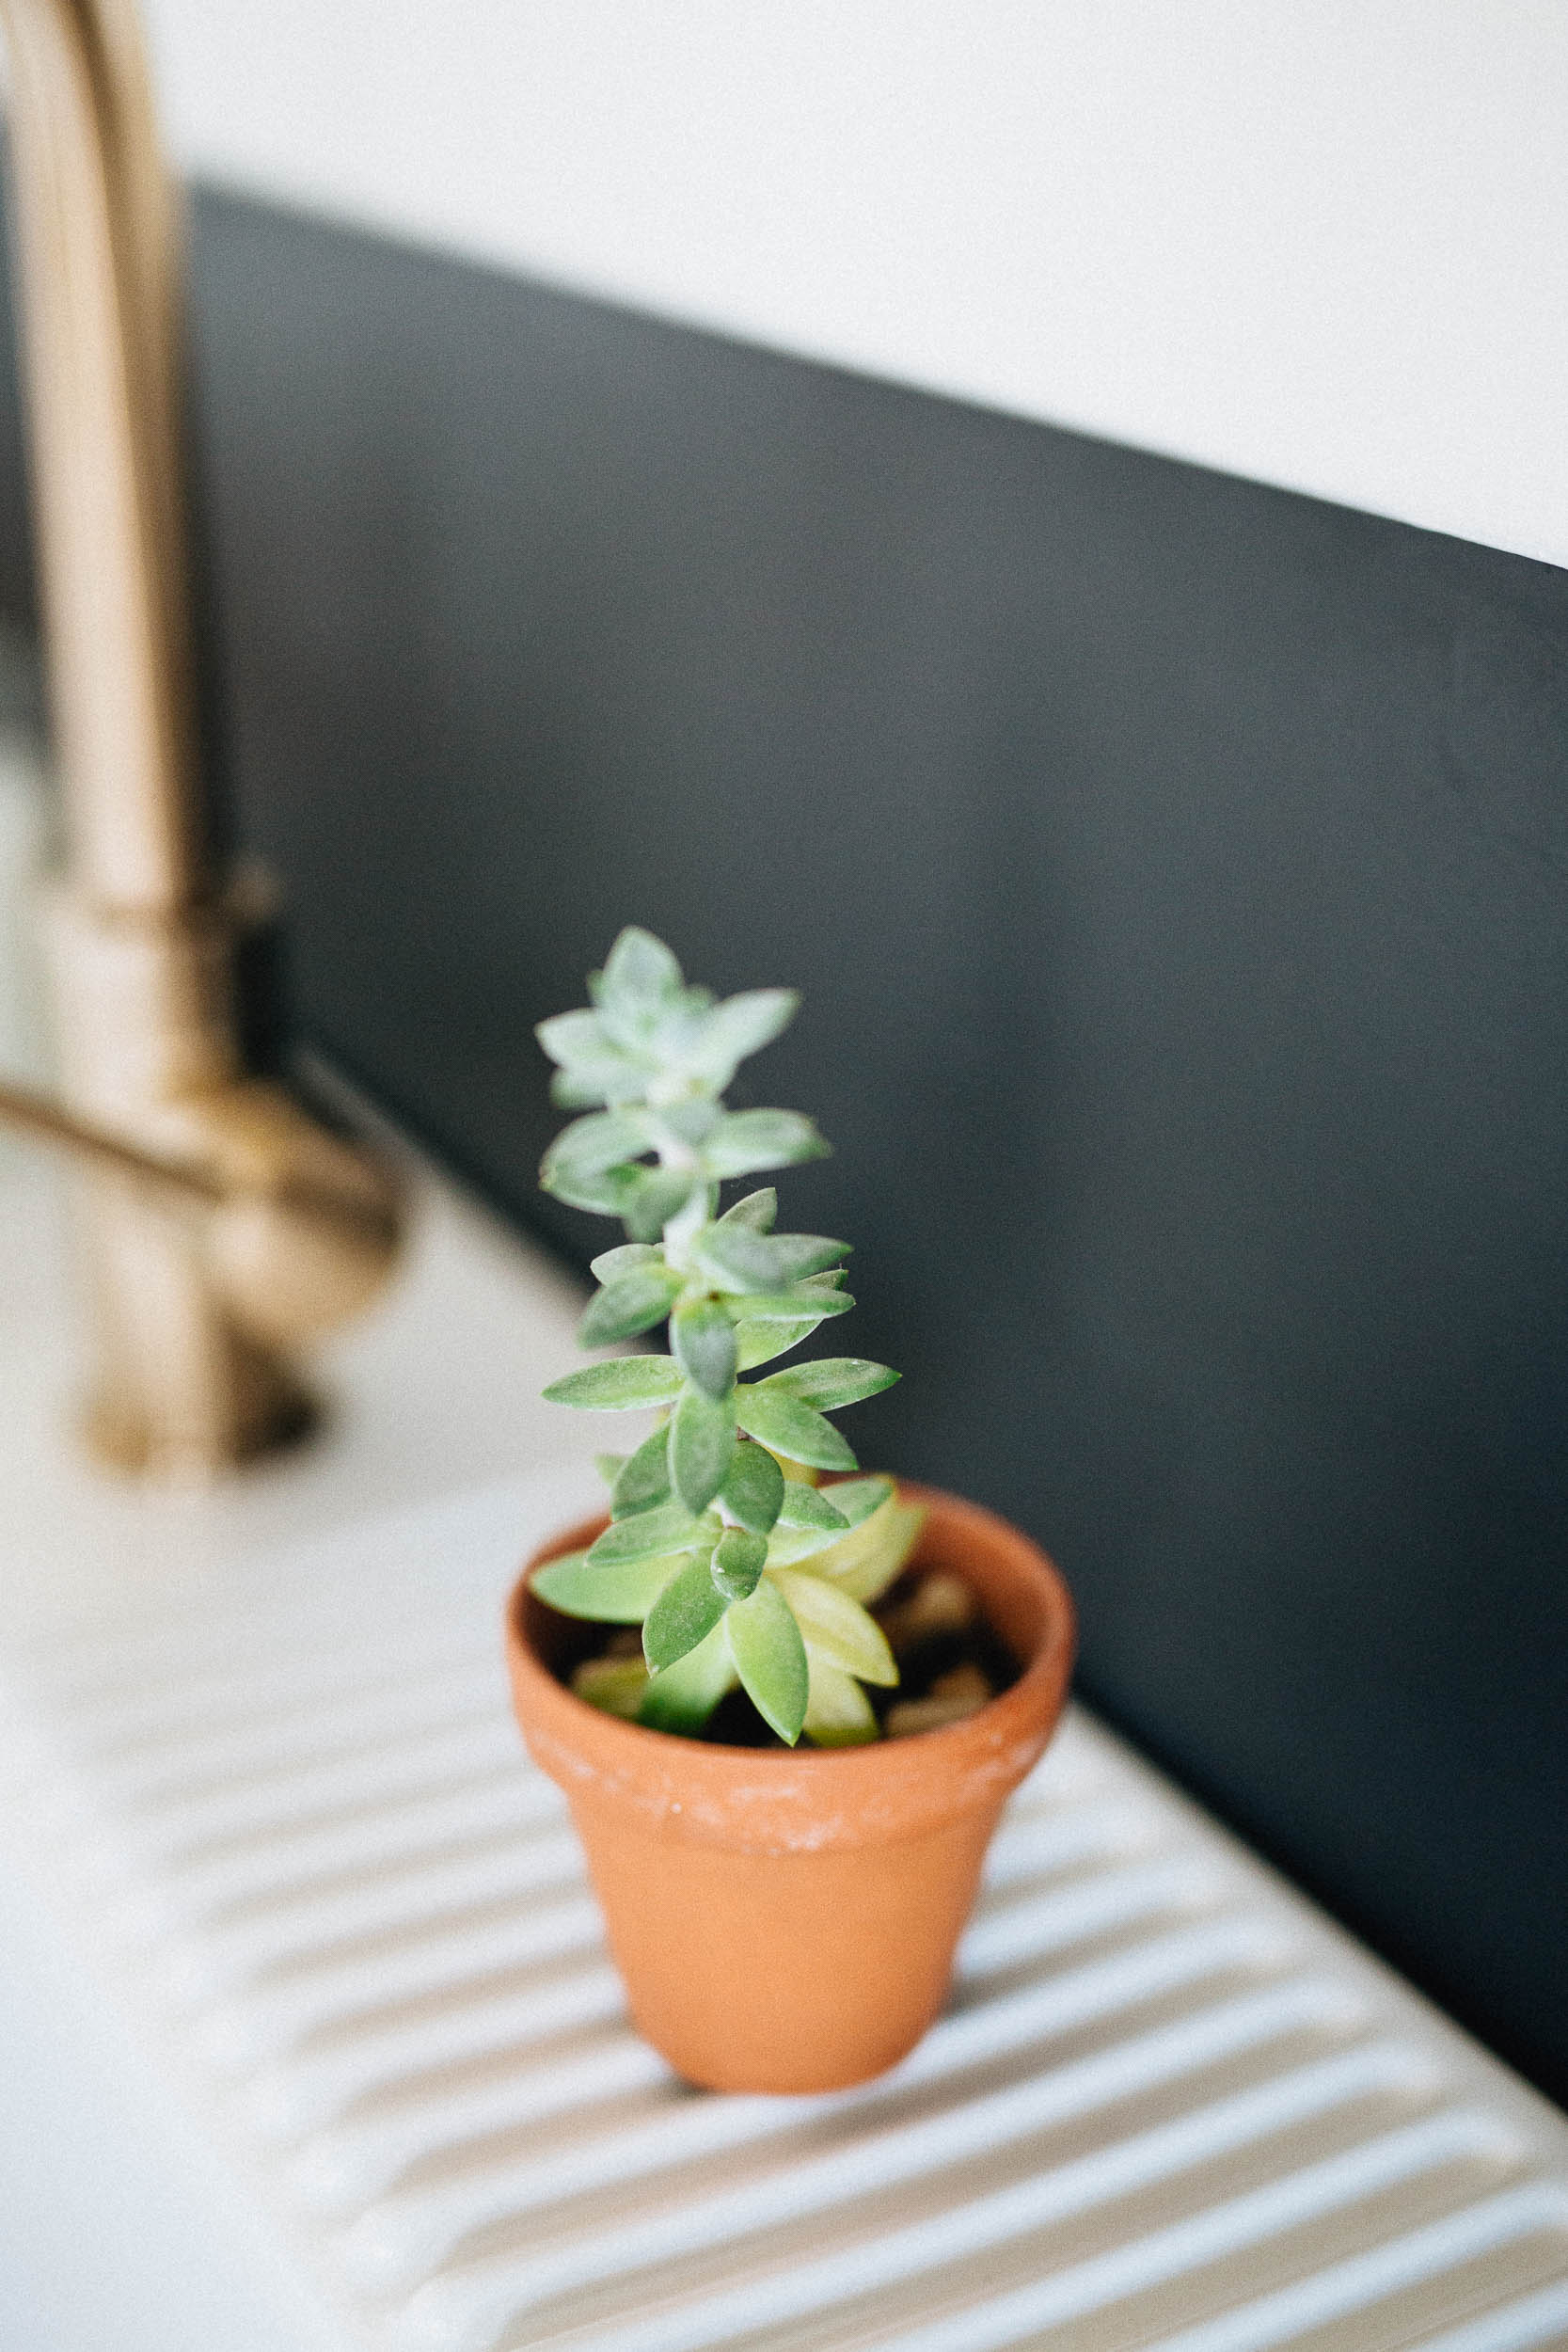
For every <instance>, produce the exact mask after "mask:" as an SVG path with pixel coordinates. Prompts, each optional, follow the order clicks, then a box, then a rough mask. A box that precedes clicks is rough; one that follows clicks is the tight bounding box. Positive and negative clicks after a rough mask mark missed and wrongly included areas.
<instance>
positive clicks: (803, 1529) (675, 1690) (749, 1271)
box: [534, 929, 921, 1746]
mask: <svg viewBox="0 0 1568 2352" xmlns="http://www.w3.org/2000/svg"><path fill="white" fill-rule="evenodd" d="M588 992H589V995H590V997H591V999H592V1003H591V1005H589V1006H586V1007H584V1008H583V1009H581V1010H579V1011H576V1012H565V1013H561V1014H559V1015H558V1016H557V1017H556V1018H555V1019H554V1020H551V1021H546V1022H543V1023H541V1025H540V1026H539V1029H538V1031H537V1035H538V1038H539V1041H540V1043H541V1045H542V1046H543V1047H544V1049H545V1051H546V1054H547V1055H548V1056H549V1057H550V1058H551V1060H552V1061H554V1062H555V1063H556V1064H557V1065H558V1068H557V1073H556V1076H555V1080H554V1084H553V1088H552V1092H553V1096H554V1099H555V1101H556V1102H557V1103H559V1104H562V1106H563V1107H565V1108H569V1109H573V1110H578V1111H581V1112H583V1113H584V1114H585V1116H583V1117H581V1118H578V1119H576V1120H573V1122H572V1124H571V1125H570V1126H569V1127H567V1128H565V1129H564V1130H563V1132H562V1134H561V1135H559V1136H557V1137H556V1139H555V1141H554V1143H553V1144H552V1145H551V1146H550V1148H549V1150H548V1152H546V1154H545V1159H544V1164H543V1166H542V1168H541V1169H540V1182H541V1184H543V1185H544V1187H545V1189H546V1191H547V1192H550V1193H553V1194H554V1195H555V1197H556V1199H557V1200H564V1201H567V1202H569V1203H570V1204H571V1205H572V1206H574V1207H576V1208H579V1209H591V1210H596V1211H599V1212H600V1213H602V1214H603V1215H605V1216H616V1217H619V1218H620V1219H621V1220H622V1222H623V1223H624V1225H625V1227H626V1233H627V1236H628V1238H627V1240H626V1243H625V1244H624V1245H623V1246H621V1247H620V1248H614V1249H610V1250H607V1251H605V1253H604V1254H603V1255H602V1256H601V1257H598V1258H595V1259H594V1263H593V1272H594V1276H595V1278H596V1279H597V1281H598V1283H599V1289H598V1291H597V1292H596V1294H595V1295H594V1298H593V1300H592V1301H591V1303H590V1305H589V1307H588V1310H587V1311H586V1313H585V1314H584V1316H583V1318H582V1324H581V1327H580V1332H579V1337H580V1339H581V1341H582V1343H583V1345H584V1346H586V1347H604V1346H609V1345H611V1344H613V1343H617V1342H621V1341H626V1340H629V1339H635V1338H639V1337H641V1335H642V1334H644V1333H647V1332H650V1331H652V1330H654V1329H655V1327H657V1326H658V1325H660V1324H665V1323H667V1324H668V1326H669V1339H670V1352H669V1353H668V1354H666V1355H631V1356H626V1355H621V1356H617V1357H615V1358H613V1359H610V1361H608V1362H603V1363H598V1364H594V1365H591V1366H588V1367H587V1368H585V1369H583V1370H581V1371H578V1372H573V1373H568V1374H567V1375H566V1376H565V1377H564V1378H563V1379H561V1380H557V1381H555V1382H554V1383H552V1385H551V1386H550V1387H549V1388H547V1389H546V1391H545V1395H546V1398H548V1399H549V1400H550V1401H551V1402H552V1403H554V1404H558V1405H573V1406H581V1407H584V1408H587V1409H590V1410H594V1411H598V1412H602V1411H606V1410H618V1409H621V1410H631V1409H634V1408H639V1407H641V1408H647V1407H649V1406H652V1407H654V1408H656V1409H657V1411H658V1412H659V1414H660V1416H661V1419H660V1422H659V1424H658V1426H657V1428H656V1430H655V1431H654V1434H653V1435H652V1436H651V1437H650V1438H647V1439H646V1440H645V1441H644V1442H643V1443H642V1444H641V1445H640V1446H638V1448H637V1449H636V1451H635V1452H634V1453H632V1454H626V1455H620V1454H607V1455H601V1457H600V1467H601V1469H602V1470H603V1471H604V1473H605V1475H606V1477H607V1479H608V1480H609V1482H610V1514H611V1516H610V1525H609V1526H608V1527H607V1528H606V1529H605V1531H604V1533H603V1534H601V1535H600V1536H599V1537H598V1539H597V1540H596V1541H595V1542H594V1543H593V1544H592V1545H590V1546H589V1548H588V1549H586V1550H585V1551H579V1552H573V1553H569V1554H567V1555H566V1556H565V1557H563V1558H561V1559H558V1560H553V1561H551V1562H550V1564H549V1565H548V1566H546V1568H544V1569H542V1570H541V1571H540V1573H539V1575H538V1576H537V1577H536V1578H535V1580H534V1590H535V1592H536V1593H537V1594H538V1595H539V1596H540V1597H541V1598H543V1599H545V1600H546V1601H548V1602H549V1603H550V1605H551V1606H552V1607H553V1608H556V1609H559V1610H562V1611H564V1612H565V1613H567V1614H569V1615H572V1616H578V1617H587V1618H593V1619H597V1620H600V1621H603V1622H607V1623H610V1624H613V1625H621V1626H632V1625H636V1626H641V1629H642V1645H641V1657H636V1656H632V1657H615V1656H610V1657H607V1658H604V1659H602V1660H598V1661H594V1663H593V1664H592V1665H591V1666H590V1667H588V1668H585V1669H582V1670H580V1671H579V1675H578V1680H577V1683H576V1687H577V1688H578V1690H579V1691H580V1692H581V1694H582V1695H583V1696H584V1697H586V1698H589V1699H591V1700H592V1701H593V1702H594V1704H595V1705H598V1706H600V1707H604V1708H609V1709H610V1711H611V1712H613V1713H616V1714H621V1715H625V1716H627V1717H632V1718H635V1719H636V1720H637V1721H638V1722H640V1723H642V1724H648V1725H650V1726H652V1727H653V1728H655V1729H658V1730H664V1731H673V1732H683V1733H693V1732H697V1731H700V1730H701V1729H702V1727H703V1726H704V1724H705V1723H706V1721H707V1719H708V1717H709V1716H710V1715H711V1714H712V1712H713V1709H714V1708H715V1707H717V1706H718V1704H719V1702H720V1700H721V1698H723V1697H724V1696H725V1695H726V1694H727V1693H728V1692H730V1691H732V1690H733V1689H734V1688H735V1686H736V1683H737V1682H738V1683H739V1684H740V1685H741V1686H742V1687H743V1688H744V1690H745V1691H746V1692H747V1694H748V1695H749V1697H750V1698H751V1700H752V1704H753V1705H754V1706H755V1708H757V1710H758V1712H759V1713H760V1714H761V1716H762V1717H763V1719H764V1721H765V1722H766V1723H768V1724H769V1725H770V1726H771V1728H772V1729H773V1730H774V1731H775V1732H776V1733H777V1734H778V1735H779V1737H780V1738H781V1739H782V1740H785V1741H787V1742H788V1743H789V1744H790V1745H791V1746H793V1745H794V1743H795V1742H796V1740H798V1739H799V1738H800V1734H801V1732H802V1731H803V1732H804V1733H805V1736H806V1737H807V1738H808V1739H810V1740H815V1741H816V1743H817V1744H818V1745H821V1746H847V1745H850V1744H853V1743H855V1742H857V1741H860V1740H873V1739H875V1738H876V1737H877V1736H878V1725H877V1718H876V1716H875V1714H874V1713H873V1711H872V1708H871V1705H870V1702H869V1700H868V1698H867V1696H866V1692H865V1688H864V1686H865V1685H866V1684H867V1683H871V1684H884V1685H886V1684H893V1683H895V1682H896V1681H897V1679H898V1670H897V1667H896V1666H895V1662H894V1659H893V1654H892V1652H891V1650H890V1649H889V1647H888V1645H887V1642H886V1640H885V1639H884V1637H883V1634H882V1632H881V1629H880V1628H879V1626H878V1624H877V1622H876V1620H875V1618H874V1617H873V1616H872V1615H871V1614H870V1611H869V1608H868V1604H869V1603H870V1602H873V1601H875V1600H876V1599H877V1598H878V1597H879V1596H880V1595H881V1594H882V1593H883V1592H884V1591H885V1590H886V1588H887V1586H888V1585H889V1584H890V1583H891V1582H892V1581H893V1580H894V1578H895V1576H896V1575H897V1574H898V1571H899V1569H900V1568H901V1567H902V1565H903V1564H904V1561H905V1559H906V1557H907V1555H908V1553H909V1550H910V1548H911V1544H912V1543H913V1541H914V1537H915V1535H916V1534H917V1533H918V1530H919V1525H920V1517H921V1515H920V1513H919V1511H918V1510H916V1509H914V1508H913V1507H912V1506H911V1505H910V1504H908V1503H906V1502H902V1501H900V1499H899V1496H898V1492H897V1488H896V1486H895V1482H894V1481H893V1480H892V1479H890V1478H882V1477H859V1476H854V1475H848V1476H846V1475H843V1473H853V1472H854V1471H855V1470H856V1469H857V1464H856V1461H855V1457H854V1455H853V1454H852V1453H851V1452H850V1450H849V1448H848V1446H847V1444H846V1442H845V1440H844V1438H842V1437H841V1436H840V1434H839V1432H838V1431H837V1429H835V1428H834V1426H833V1424H832V1422H831V1421H829V1420H828V1418H827V1416H828V1414H829V1413H832V1412H835V1411H837V1410H839V1409H840V1408H841V1407H842V1406H847V1405H853V1404H856V1403H858V1402H859V1401H860V1400H861V1399H862V1398H863V1397H868V1396H874V1395H876V1394H877V1392H878V1391H879V1390H881V1389H885V1388H888V1387H890V1386H891V1385H892V1383H893V1382H894V1381H895V1379H896V1378H897V1377H898V1375H897V1374H896V1373H895V1372H893V1371H891V1370H890V1369H889V1368H888V1366H887V1365H886V1364H876V1363H870V1362H867V1361H866V1360H864V1359H863V1358H860V1357H856V1356H829V1357H815V1358H811V1359H807V1360H805V1361H801V1362H796V1363H794V1364H791V1365H788V1366H785V1367H784V1369H783V1370H781V1371H777V1372H772V1373H769V1374H768V1375H766V1376H764V1377H763V1378H761V1379H756V1380H743V1379H742V1378H741V1377H740V1375H741V1374H743V1373H750V1372H753V1371H755V1370H757V1368H758V1367H759V1366H761V1365H763V1364H769V1363H773V1362H775V1361H776V1360H777V1359H778V1358H780V1357H781V1356H784V1355H787V1354H789V1352H790V1351H791V1350H792V1349H794V1348H795V1347H797V1346H799V1345H800V1343H801V1342H802V1341H804V1340H805V1339H807V1338H808V1337H809V1336H810V1334H811V1333H812V1332H814V1331H815V1330H816V1329H817V1328H818V1327H819V1326H820V1325H821V1324H823V1323H825V1322H827V1321H828V1320H830V1319H831V1318H833V1317H836V1316H839V1315H842V1314H846V1313H847V1311H848V1310H849V1309H850V1308H851V1307H852V1306H853V1305H854V1303H855V1302H854V1300H853V1299H852V1298H851V1297H850V1296H849V1295H848V1293H847V1291H846V1290H845V1288H844V1273H843V1261H844V1260H845V1259H846V1258H847V1256H848V1255H849V1245H848V1243H847V1242H841V1241H831V1240H829V1239H827V1238H825V1237H824V1236H823V1235H821V1234H817V1233H780V1232H775V1231H774V1220H775V1217H776V1215H777V1209H778V1202H777V1198H776V1195H775V1193H774V1191H773V1188H772V1186H771V1185H765V1186H763V1187H761V1188H760V1189H758V1190H754V1191H752V1192H748V1193H746V1194H745V1195H744V1196H743V1197H742V1198H741V1199H739V1200H735V1201H734V1202H733V1204H732V1205H731V1206H730V1207H728V1208H727V1209H724V1210H723V1211H722V1212H721V1209H720V1199H721V1186H722V1185H724V1184H727V1183H730V1182H732V1181H733V1180H734V1179H736V1178H741V1177H748V1176H755V1175H760V1174H762V1173H765V1172H766V1171H768V1170H770V1169H773V1168H786V1167H789V1166H791V1165H793V1164H795V1163H796V1162H799V1161H802V1160H809V1159H816V1158H817V1157H819V1156H820V1155H821V1154H822V1153H823V1152H826V1151H827V1149H828V1147H827V1145H826V1144H825V1143H824V1142H823V1140H822V1138H821V1136H819V1135H818V1134H817V1132H816V1128H815V1127H814V1126H813V1124H812V1122H811V1120H809V1119H805V1118H802V1117H801V1116H800V1113H799V1112H797V1111H783V1110H740V1111H731V1110H726V1109H725V1107H724V1104H723V1100H722V1096H723V1091H724V1089H725V1088H726V1087H727V1086H728V1085H729V1084H730V1081H731V1080H732V1079H733V1077H734V1075H735V1073H736V1068H737V1066H738V1064H739V1063H740V1061H741V1060H742V1059H743V1058H744V1057H745V1056H747V1055H748V1054H754V1053H756V1052H757V1051H759V1049H760V1048H761V1047H763V1046H765V1045H768V1044H769V1043H770V1042H771V1041H772V1040H773V1039H774V1038H776V1037H777V1036H778V1035H779V1033H780V1031H781V1030H782V1029H783V1028H784V1026H785V1025H786V1024H787V1023H788V1022H789V1021H790V1019H791V1018H792V1017H793V1015H794V1012H795V1010H796V1007H797V1003H798V1001H799V1000H798V998H797V997H796V995H795V994H794V993H793V992H792V991H790V990H787V989H778V988H768V989H753V990H750V991H748V992H747V993H745V994H743V995H739V996H730V997H726V998H724V999H722V1000H721V1001H720V1000H716V999H715V997H714V996H713V994H712V993H711V991H709V990H707V989H704V988H693V987H689V986H688V984H687V983H686V981H685V979H684V977H682V973H681V968H680V965H679V964H678V963H677V962H676V961H675V958H674V957H673V954H672V953H671V951H670V949H669V948H668V947H666V946H664V945H663V943H662V942H661V941H659V940H657V939H655V938H654V937H653V936H652V934H651V933H650V932H648V931H644V930H635V929H632V930H624V931H623V932H622V933H621V935H620V937H619V938H618V939H617V940H616V942H615V945H614V946H613V947H612V948H611V949H610V955H609V957H608V958H607V959H606V962H605V968H604V970H603V971H602V972H596V973H594V974H592V975H591V976H590V978H589V982H588ZM823 1471H832V1472H836V1473H839V1474H840V1475H839V1476H838V1477H837V1478H836V1479H835V1482H834V1483H833V1485H832V1486H829V1487H826V1488H825V1487H823V1486H821V1485H820V1484H819V1480H820V1476H821V1473H822V1472H823Z"/></svg>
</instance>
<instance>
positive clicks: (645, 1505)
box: [610, 1428, 670, 1519]
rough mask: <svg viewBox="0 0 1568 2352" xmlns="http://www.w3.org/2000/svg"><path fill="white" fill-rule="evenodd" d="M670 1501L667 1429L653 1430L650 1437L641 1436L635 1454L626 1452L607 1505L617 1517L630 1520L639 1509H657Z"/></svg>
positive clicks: (668, 1435)
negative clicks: (661, 1504) (662, 1503)
mask: <svg viewBox="0 0 1568 2352" xmlns="http://www.w3.org/2000/svg"><path fill="white" fill-rule="evenodd" d="M669 1500H670V1432H669V1430H668V1429H667V1428H660V1429H656V1430H655V1431H654V1434H653V1436H652V1437H651V1438H643V1440H642V1442H641V1445H640V1446H639V1447H638V1449H637V1451H636V1453H635V1454H627V1455H626V1460H625V1462H624V1463H623V1464H622V1467H621V1470H620V1472H619V1474H618V1476H617V1478H616V1480H615V1484H614V1486H612V1487H611V1488H610V1512H611V1514H612V1516H613V1517H614V1518H618V1519H629V1518H634V1517H635V1516H636V1514H637V1513H638V1512H639V1511H653V1510H657V1507H658V1505H659V1504H660V1503H661V1502H669Z"/></svg>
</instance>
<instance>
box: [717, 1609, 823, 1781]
mask: <svg viewBox="0 0 1568 2352" xmlns="http://www.w3.org/2000/svg"><path fill="white" fill-rule="evenodd" d="M724 1630H725V1632H726V1633H727V1634H728V1636H729V1644H730V1655H731V1657H732V1658H733V1659H734V1660H735V1663H736V1673H737V1674H738V1675H739V1677H740V1680H741V1683H742V1685H743V1687H744V1689H745V1691H746V1693H747V1696H748V1697H749V1698H750V1699H751V1701H752V1706H753V1707H754V1708H756V1710H757V1712H758V1714H759V1715H760V1716H761V1717H762V1719H763V1721H764V1723H766V1724H769V1725H770V1726H771V1728H772V1729H773V1730H774V1731H776V1732H777V1733H778V1735H779V1737H780V1739H781V1740H784V1742H785V1744H786V1745H787V1746H789V1747H793V1746H794V1745H795V1742H796V1740H798V1739H799V1738H800V1725H801V1724H802V1723H804V1721H805V1715H806V1699H807V1695H808V1692H809V1688H810V1675H809V1671H808V1669H807V1665H806V1645H805V1644H804V1642H803V1641H802V1640H801V1639H800V1627H799V1626H798V1625H797V1624H796V1622H795V1620H794V1618H793V1617H792V1616H791V1615H790V1613H789V1609H788V1606H787V1604H786V1603H785V1601H784V1596H783V1595H782V1594H781V1593H780V1592H779V1590H778V1588H777V1586H776V1585H775V1584H774V1582H773V1581H772V1579H771V1578H770V1577H767V1576H765V1577H764V1578H763V1580H762V1581H761V1583H760V1584H759V1585H758V1586H757V1588H756V1591H755V1592H754V1593H753V1594H752V1597H751V1599H750V1600H737V1601H736V1603H735V1604H734V1606H733V1607H732V1609H731V1610H730V1613H729V1615H728V1616H727V1617H726V1618H725V1620H724Z"/></svg>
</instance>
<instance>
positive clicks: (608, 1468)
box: [594, 1454, 630, 1493]
mask: <svg viewBox="0 0 1568 2352" xmlns="http://www.w3.org/2000/svg"><path fill="white" fill-rule="evenodd" d="M629 1459H630V1456H629V1455H628V1454H594V1469H595V1470H597V1471H598V1473H599V1476H600V1477H601V1478H602V1479H603V1480H604V1483H605V1485H606V1486H608V1487H609V1488H610V1491H611V1493H613V1492H614V1489H615V1481H616V1480H617V1479H618V1478H619V1477H620V1475H621V1472H622V1471H623V1470H625V1469H626V1463H627V1462H628V1460H629Z"/></svg>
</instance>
